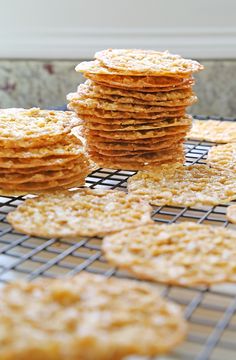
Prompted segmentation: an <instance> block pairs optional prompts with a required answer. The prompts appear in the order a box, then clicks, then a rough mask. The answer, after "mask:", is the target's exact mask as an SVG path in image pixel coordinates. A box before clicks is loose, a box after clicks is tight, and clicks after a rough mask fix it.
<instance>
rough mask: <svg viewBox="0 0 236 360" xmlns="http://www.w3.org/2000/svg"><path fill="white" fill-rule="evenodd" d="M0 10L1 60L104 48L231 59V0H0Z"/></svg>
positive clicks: (234, 32) (72, 55)
mask: <svg viewBox="0 0 236 360" xmlns="http://www.w3.org/2000/svg"><path fill="white" fill-rule="evenodd" d="M0 9H1V10H0V58H61V59H78V58H88V57H92V56H93V54H94V52H95V51H96V50H98V49H102V48H107V47H140V48H153V49H163V50H164V49H169V50H170V51H172V52H179V53H181V54H182V55H185V56H192V57H197V58H216V59H219V58H236V0H197V1H196V0H119V1H117V0H0Z"/></svg>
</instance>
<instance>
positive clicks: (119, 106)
mask: <svg viewBox="0 0 236 360" xmlns="http://www.w3.org/2000/svg"><path fill="white" fill-rule="evenodd" d="M67 98H68V100H69V101H71V103H72V104H73V105H77V107H78V109H80V107H82V108H86V109H101V110H106V111H120V112H134V113H145V112H147V113H158V112H167V111H181V110H183V109H184V108H185V107H186V106H184V105H181V106H178V105H177V106H165V105H164V106H150V105H148V104H147V105H136V104H126V103H118V102H112V101H106V100H103V99H99V100H98V99H95V98H81V97H80V95H78V93H71V94H69V95H68V97H67Z"/></svg>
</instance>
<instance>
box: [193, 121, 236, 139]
mask: <svg viewBox="0 0 236 360" xmlns="http://www.w3.org/2000/svg"><path fill="white" fill-rule="evenodd" d="M188 138H189V139H193V140H202V141H211V142H216V143H231V142H236V122H235V121H220V120H194V121H193V126H192V128H191V131H190V132H189V134H188Z"/></svg>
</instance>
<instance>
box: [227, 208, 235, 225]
mask: <svg viewBox="0 0 236 360" xmlns="http://www.w3.org/2000/svg"><path fill="white" fill-rule="evenodd" d="M226 217H227V219H228V220H229V221H231V222H232V223H233V224H236V205H230V206H228V207H227V210H226Z"/></svg>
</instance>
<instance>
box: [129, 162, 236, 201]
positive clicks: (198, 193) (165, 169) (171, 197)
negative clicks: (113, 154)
mask: <svg viewBox="0 0 236 360" xmlns="http://www.w3.org/2000/svg"><path fill="white" fill-rule="evenodd" d="M235 183H236V173H234V172H232V171H230V170H223V169H217V168H210V167H208V166H207V165H198V164H195V165H190V166H181V165H176V166H168V165H167V166H160V167H159V168H158V169H157V170H156V171H154V172H149V173H148V172H139V173H138V174H136V175H134V176H133V177H131V178H130V179H129V180H128V190H129V192H130V193H132V194H135V195H137V196H140V197H142V198H144V199H146V200H147V201H149V202H150V203H151V204H153V205H157V206H162V205H173V206H191V207H192V206H194V207H202V206H213V205H218V204H225V203H228V202H230V201H232V200H235V199H236V187H235Z"/></svg>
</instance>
